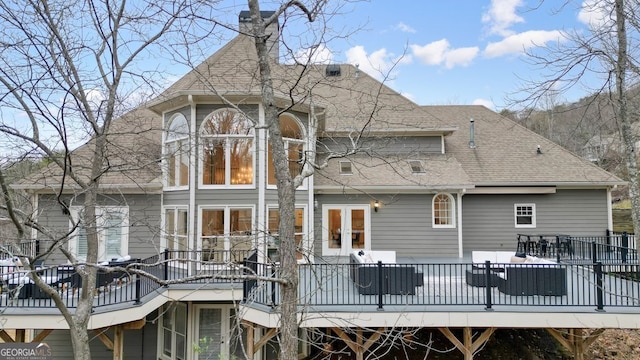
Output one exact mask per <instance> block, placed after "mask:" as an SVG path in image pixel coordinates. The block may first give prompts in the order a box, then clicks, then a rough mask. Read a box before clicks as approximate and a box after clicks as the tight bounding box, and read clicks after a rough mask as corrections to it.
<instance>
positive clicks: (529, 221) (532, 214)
mask: <svg viewBox="0 0 640 360" xmlns="http://www.w3.org/2000/svg"><path fill="white" fill-rule="evenodd" d="M514 211H515V222H516V223H515V225H516V227H517V228H534V227H536V204H514Z"/></svg>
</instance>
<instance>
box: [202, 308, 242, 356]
mask: <svg viewBox="0 0 640 360" xmlns="http://www.w3.org/2000/svg"><path fill="white" fill-rule="evenodd" d="M199 312H200V314H199V316H198V344H197V346H198V348H199V350H200V351H199V352H198V359H201V360H205V359H217V358H218V356H219V355H221V352H222V346H221V343H222V309H200V311H199ZM232 339H233V337H232V338H231V339H230V340H232ZM243 358H244V357H243Z"/></svg>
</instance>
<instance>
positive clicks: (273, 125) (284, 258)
mask: <svg viewBox="0 0 640 360" xmlns="http://www.w3.org/2000/svg"><path fill="white" fill-rule="evenodd" d="M249 10H250V12H251V19H252V23H253V31H254V33H253V35H254V36H255V46H256V52H257V55H258V66H259V69H260V84H261V87H262V89H261V90H262V104H263V106H264V111H265V123H266V126H267V128H268V130H269V143H270V145H271V151H272V154H273V165H274V169H275V175H276V180H277V185H278V206H279V213H280V226H279V229H278V231H279V236H280V248H279V252H280V278H281V279H282V280H284V282H285V283H284V284H281V285H280V287H281V292H280V306H279V313H280V341H279V342H280V359H297V358H298V321H297V310H298V309H297V307H298V306H297V304H298V262H297V259H296V243H295V231H294V224H295V188H294V186H293V180H292V177H291V173H290V172H289V164H288V163H289V159H288V158H287V154H286V153H285V150H284V142H283V140H282V133H281V132H280V121H279V111H278V108H277V107H276V106H275V99H274V91H273V79H272V78H271V76H272V75H271V65H270V59H269V49H268V46H267V36H265V25H264V22H263V20H262V18H261V15H260V6H259V3H258V0H249Z"/></svg>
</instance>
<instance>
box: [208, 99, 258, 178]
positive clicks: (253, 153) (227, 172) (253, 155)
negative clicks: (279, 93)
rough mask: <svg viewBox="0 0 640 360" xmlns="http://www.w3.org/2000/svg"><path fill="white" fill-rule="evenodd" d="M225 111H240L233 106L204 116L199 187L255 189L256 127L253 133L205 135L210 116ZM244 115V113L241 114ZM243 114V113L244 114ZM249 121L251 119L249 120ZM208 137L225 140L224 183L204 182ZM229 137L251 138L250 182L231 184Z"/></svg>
mask: <svg viewBox="0 0 640 360" xmlns="http://www.w3.org/2000/svg"><path fill="white" fill-rule="evenodd" d="M223 111H231V112H234V113H236V114H238V111H236V110H235V109H231V108H220V109H216V110H214V111H212V112H210V113H209V114H207V115H206V116H205V117H204V120H203V121H202V123H201V124H200V128H199V129H198V161H197V163H198V188H200V189H255V188H256V186H257V175H258V174H257V172H256V168H257V166H256V161H257V159H256V157H257V156H256V142H257V136H256V131H255V129H252V130H251V133H252V134H251V135H238V134H222V135H219V136H214V135H203V129H204V126H205V124H206V123H207V121H210V120H208V119H209V118H210V117H212V116H215V115H216V114H218V113H221V112H223ZM240 115H242V114H240ZM242 116H243V115H242ZM247 121H249V120H247ZM207 139H223V140H224V151H225V153H224V157H225V183H224V184H205V183H204V179H203V178H204V172H203V170H204V160H205V159H204V143H205V141H206V140H207ZM229 139H241V140H242V139H244V140H251V149H250V153H251V169H252V173H253V174H252V182H251V183H250V184H231V161H230V160H231V153H230V148H231V146H230V145H229Z"/></svg>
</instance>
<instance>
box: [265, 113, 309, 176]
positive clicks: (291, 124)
mask: <svg viewBox="0 0 640 360" xmlns="http://www.w3.org/2000/svg"><path fill="white" fill-rule="evenodd" d="M280 132H281V133H282V140H284V151H286V152H287V157H288V159H289V172H290V173H291V177H295V176H296V175H298V174H300V172H301V171H302V160H303V156H304V133H303V132H302V128H301V126H300V123H299V122H298V120H296V118H295V117H293V116H292V115H289V114H282V115H280ZM267 167H268V169H269V170H268V184H269V185H275V184H276V171H275V168H274V166H273V153H272V150H271V143H269V155H268V159H267Z"/></svg>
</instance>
